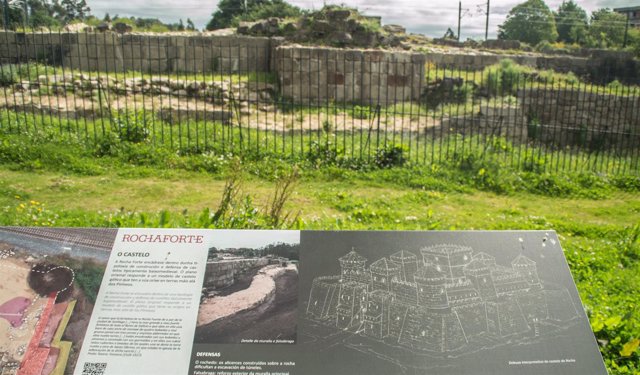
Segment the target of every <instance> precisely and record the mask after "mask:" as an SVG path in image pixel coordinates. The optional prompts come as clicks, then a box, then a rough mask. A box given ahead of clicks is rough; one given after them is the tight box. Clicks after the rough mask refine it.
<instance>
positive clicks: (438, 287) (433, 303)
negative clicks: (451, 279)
mask: <svg viewBox="0 0 640 375" xmlns="http://www.w3.org/2000/svg"><path fill="white" fill-rule="evenodd" d="M414 279H415V280H416V284H417V286H418V306H425V307H429V308H433V309H444V308H446V307H448V306H449V303H448V301H447V291H446V289H445V284H446V281H447V279H446V274H445V273H444V272H442V271H440V270H439V269H438V268H437V267H436V266H434V265H431V264H429V265H427V266H426V267H423V268H421V269H420V270H418V272H416V274H415V276H414Z"/></svg>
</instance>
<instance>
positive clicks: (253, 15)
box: [231, 0, 302, 26]
mask: <svg viewBox="0 0 640 375" xmlns="http://www.w3.org/2000/svg"><path fill="white" fill-rule="evenodd" d="M300 15H302V11H301V10H300V8H298V7H296V6H293V5H291V4H289V3H287V2H286V1H283V0H271V1H266V2H263V3H259V4H256V5H254V6H252V7H251V8H250V9H248V11H247V12H246V13H242V14H240V15H238V16H236V17H235V18H234V19H233V20H232V22H231V25H232V26H237V25H239V24H240V22H242V21H244V22H251V21H258V20H263V19H266V18H271V17H277V18H295V17H299V16H300Z"/></svg>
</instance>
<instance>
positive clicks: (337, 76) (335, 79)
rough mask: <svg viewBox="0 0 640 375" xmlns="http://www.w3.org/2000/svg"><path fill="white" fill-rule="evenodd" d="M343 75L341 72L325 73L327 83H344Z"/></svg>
mask: <svg viewBox="0 0 640 375" xmlns="http://www.w3.org/2000/svg"><path fill="white" fill-rule="evenodd" d="M344 83H345V75H344V74H343V73H333V74H328V75H327V84H328V85H344Z"/></svg>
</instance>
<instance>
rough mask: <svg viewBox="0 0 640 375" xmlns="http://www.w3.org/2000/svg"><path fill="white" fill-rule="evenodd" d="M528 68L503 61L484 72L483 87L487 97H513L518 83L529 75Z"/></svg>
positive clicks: (511, 61)
mask: <svg viewBox="0 0 640 375" xmlns="http://www.w3.org/2000/svg"><path fill="white" fill-rule="evenodd" d="M530 70H531V69H529V68H526V67H523V66H520V65H518V64H516V63H515V62H513V60H511V59H504V60H502V61H500V63H499V64H496V65H493V66H490V67H488V68H486V69H485V70H484V73H483V78H484V87H485V89H486V90H487V93H488V94H489V95H493V96H503V95H515V94H516V93H517V92H516V91H517V88H518V83H519V82H520V80H523V79H524V78H525V77H526V74H528V73H530Z"/></svg>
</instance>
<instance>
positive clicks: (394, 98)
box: [275, 46, 425, 105]
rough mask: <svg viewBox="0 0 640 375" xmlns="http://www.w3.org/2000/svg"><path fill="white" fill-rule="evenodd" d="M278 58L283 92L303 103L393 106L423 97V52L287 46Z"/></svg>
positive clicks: (287, 96)
mask: <svg viewBox="0 0 640 375" xmlns="http://www.w3.org/2000/svg"><path fill="white" fill-rule="evenodd" d="M275 60H276V62H277V65H276V67H275V70H276V71H277V72H278V78H279V84H280V92H281V94H282V95H283V96H284V97H286V98H290V99H291V100H292V101H294V102H296V103H301V104H308V103H309V104H318V103H320V104H322V103H326V102H331V101H333V102H348V103H351V102H353V103H361V104H368V105H376V104H381V105H390V104H392V103H397V102H404V101H410V100H417V99H419V98H420V94H421V92H422V88H423V87H424V83H425V56H424V55H422V54H418V53H408V52H385V51H379V50H345V49H337V48H317V47H300V46H282V47H279V48H278V49H277V50H276V59H275Z"/></svg>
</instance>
